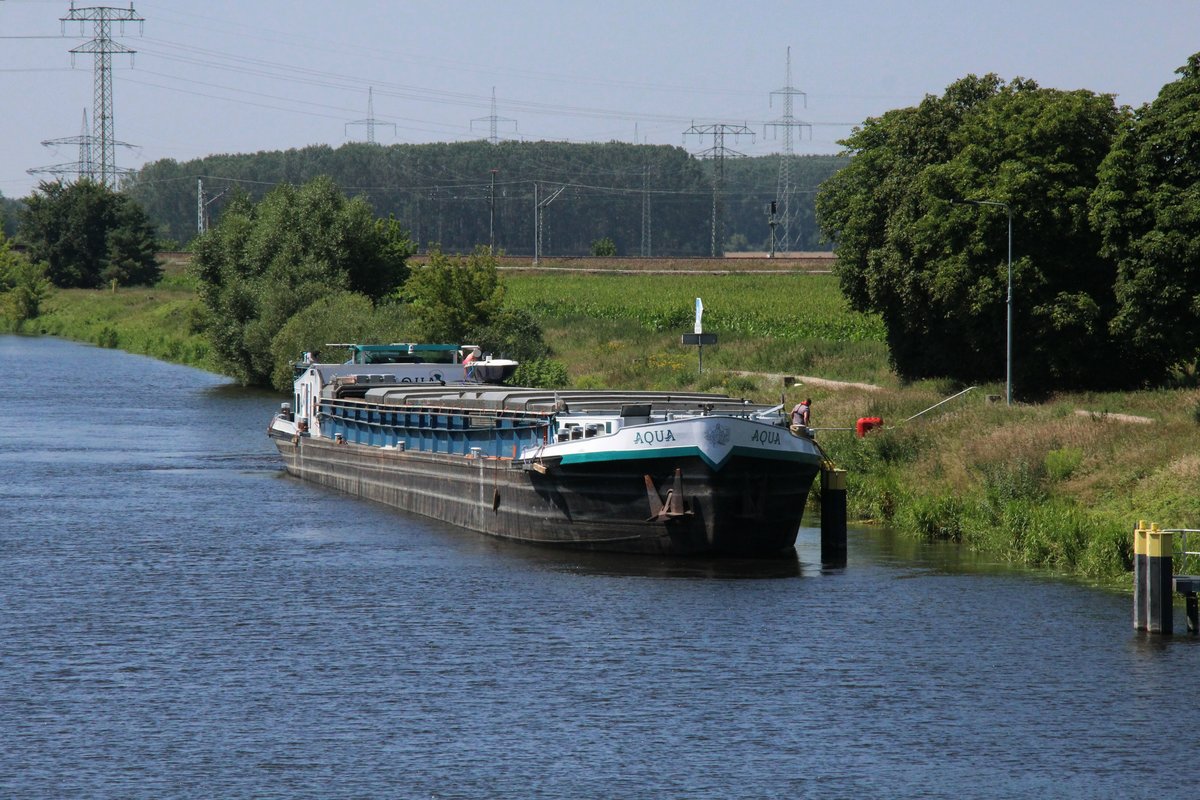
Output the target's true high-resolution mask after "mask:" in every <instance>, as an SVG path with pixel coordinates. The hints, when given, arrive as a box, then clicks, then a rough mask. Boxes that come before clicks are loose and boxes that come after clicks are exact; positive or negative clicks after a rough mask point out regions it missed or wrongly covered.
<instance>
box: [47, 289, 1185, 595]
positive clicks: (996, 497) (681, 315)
mask: <svg viewBox="0 0 1200 800" xmlns="http://www.w3.org/2000/svg"><path fill="white" fill-rule="evenodd" d="M506 283H507V284H508V286H509V299H510V302H512V303H513V304H514V305H517V306H521V307H525V308H529V309H532V310H533V311H535V313H536V314H537V315H538V317H539V319H540V320H541V321H542V323H543V326H544V328H545V330H546V333H547V338H548V340H550V341H551V342H552V344H553V346H554V347H555V349H556V351H557V353H558V357H559V358H560V359H562V360H563V361H565V362H566V363H567V364H568V368H569V373H570V376H571V380H572V383H573V384H574V385H575V386H578V387H604V386H621V387H625V388H680V389H683V388H695V389H703V390H725V391H729V392H730V393H733V394H736V395H741V396H746V397H749V398H752V399H755V400H760V401H767V402H772V403H775V402H780V401H782V402H784V403H786V404H789V405H790V404H792V403H795V402H796V401H798V400H799V399H800V398H801V397H804V396H810V397H812V398H813V400H814V406H813V408H814V411H813V414H814V424H815V425H816V427H818V428H820V429H823V430H821V432H820V434H819V438H820V441H821V442H822V443H823V445H824V447H825V448H826V449H827V451H828V452H829V454H830V455H831V456H832V457H833V459H834V460H835V461H836V462H837V463H838V464H839V465H840V466H843V467H845V468H847V469H848V470H849V471H850V473H851V479H850V481H849V487H850V505H851V513H852V515H854V516H856V517H858V518H861V519H867V520H873V521H876V522H879V523H885V524H890V525H892V526H894V527H896V529H897V530H899V531H901V532H903V533H906V534H908V535H911V536H916V537H925V538H941V539H949V540H953V541H957V542H961V543H963V544H964V545H966V546H969V547H971V548H973V549H975V550H977V551H979V552H982V553H986V554H989V555H990V556H992V557H994V558H996V559H997V560H1007V561H1013V562H1018V563H1024V564H1027V565H1030V566H1035V567H1039V568H1044V569H1048V570H1052V571H1055V572H1058V573H1061V574H1071V575H1077V576H1086V577H1088V578H1091V579H1094V580H1098V581H1104V582H1110V581H1116V580H1124V578H1123V576H1124V575H1125V573H1126V571H1127V570H1128V568H1129V555H1130V553H1129V548H1130V534H1129V531H1130V528H1131V527H1132V526H1133V524H1134V523H1135V522H1136V520H1138V519H1147V520H1152V521H1155V522H1158V523H1160V524H1161V525H1163V526H1164V527H1200V425H1198V420H1200V392H1197V391H1196V390H1161V391H1147V392H1134V393H1120V394H1064V395H1060V396H1057V397H1054V398H1051V399H1050V400H1048V401H1046V402H1043V403H1039V404H1036V405H1017V406H1014V407H1012V408H1008V407H1006V406H1005V405H1004V403H1003V401H1000V402H996V401H995V399H994V396H998V395H1000V394H1001V391H1002V387H1001V386H1000V385H999V384H997V385H992V386H981V387H977V388H975V389H973V390H971V391H968V392H967V393H966V394H964V395H962V396H961V397H959V398H957V399H954V400H952V401H950V402H947V403H946V404H945V405H942V406H940V407H938V408H936V409H934V410H932V411H929V412H928V413H925V414H921V415H920V416H915V418H913V417H914V415H917V414H919V412H922V411H924V410H925V409H928V408H930V407H931V406H933V405H934V404H936V403H938V402H939V401H941V400H943V399H944V398H946V397H948V396H949V395H951V394H953V393H954V392H956V391H958V390H959V389H961V388H963V387H959V386H955V385H953V384H951V383H949V382H942V381H930V382H923V383H918V384H912V385H902V384H901V382H900V381H898V380H897V379H896V378H895V376H894V375H892V374H891V373H890V372H889V371H888V369H887V363H886V358H887V354H886V349H885V347H884V345H883V342H882V328H881V327H880V326H879V323H878V321H877V320H874V319H871V318H869V317H864V316H861V315H857V314H852V313H850V312H848V311H847V310H846V308H845V306H844V304H843V302H842V300H841V298H840V295H839V294H838V293H837V288H836V284H835V282H834V280H833V278H831V277H830V276H827V275H728V276H712V275H707V276H691V275H689V276H688V277H687V278H686V279H684V278H680V277H679V276H657V275H632V276H621V277H614V276H605V275H579V274H563V275H554V276H546V275H542V274H511V275H508V276H507V277H506ZM695 297H703V298H704V302H705V306H706V311H705V316H704V321H705V330H706V331H712V332H715V333H717V334H718V335H719V337H720V344H719V346H716V347H707V348H705V350H704V372H703V374H699V372H698V358H697V356H698V354H697V352H696V349H695V348H694V347H684V346H682V345H681V344H680V339H679V334H680V333H683V332H688V331H690V330H691V326H692V315H693V312H692V309H693V302H694V298H695ZM197 320H198V307H197V300H196V299H195V296H194V294H193V292H192V290H191V287H189V286H188V285H187V283H186V280H185V279H183V278H181V277H175V278H171V279H168V281H167V282H165V283H164V284H162V285H160V286H158V287H155V288H153V289H140V290H120V291H118V292H116V293H111V292H95V291H92V292H85V291H67V292H56V293H55V294H54V295H53V296H52V297H51V298H50V299H49V300H48V302H47V303H46V308H45V313H43V315H42V316H41V317H39V318H37V319H36V320H33V321H31V322H30V323H28V324H27V325H26V327H25V330H26V331H27V332H33V333H48V334H55V335H59V336H64V337H68V338H72V339H76V340H80V341H86V342H92V343H95V344H100V345H103V346H108V347H120V348H122V349H126V350H130V351H132V352H137V353H143V354H147V355H151V356H154V357H157V358H161V359H164V360H169V361H175V362H179V363H186V364H191V365H194V366H199V367H202V368H209V369H211V368H212V365H211V364H210V363H209V361H208V349H207V346H206V344H205V342H204V340H203V339H202V338H201V337H200V336H199V335H198V334H197V333H196V321H197ZM795 376H819V377H820V378H822V379H826V380H821V381H818V380H805V379H804V378H801V379H800V382H799V383H797V384H795V385H786V384H785V380H784V378H785V377H788V378H793V379H794V378H795ZM837 381H854V382H859V383H867V384H874V385H875V386H876V387H878V388H876V389H870V388H864V387H862V386H861V385H855V386H851V385H844V384H839V383H838V382H837ZM864 416H878V417H882V418H883V419H884V420H885V422H886V423H887V425H886V427H885V429H883V430H880V431H876V432H873V433H872V434H870V435H868V436H867V437H865V438H858V437H856V436H855V435H854V434H853V432H852V431H850V430H848V429H850V428H852V427H853V425H854V422H855V420H857V419H858V418H859V417H864ZM910 418H912V419H910ZM1185 568H1188V569H1192V570H1193V571H1195V570H1200V564H1191V565H1185Z"/></svg>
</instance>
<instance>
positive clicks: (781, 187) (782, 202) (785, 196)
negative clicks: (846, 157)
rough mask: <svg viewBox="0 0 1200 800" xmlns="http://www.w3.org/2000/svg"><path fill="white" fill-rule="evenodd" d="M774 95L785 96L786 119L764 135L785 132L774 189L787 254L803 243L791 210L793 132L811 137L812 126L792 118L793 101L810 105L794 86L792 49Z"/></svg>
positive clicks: (780, 237) (778, 241) (781, 246)
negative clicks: (803, 131)
mask: <svg viewBox="0 0 1200 800" xmlns="http://www.w3.org/2000/svg"><path fill="white" fill-rule="evenodd" d="M775 95H782V96H783V116H782V117H780V118H779V119H776V120H774V121H772V122H768V123H767V124H766V125H765V126H763V133H764V135H765V134H766V129H767V128H773V129H775V130H776V132H778V130H779V129H781V128H782V129H783V152H782V153H780V155H779V178H778V180H777V182H776V185H775V199H776V201H777V205H776V209H777V211H776V216H775V222H776V227H777V228H779V233H778V234H776V237H775V244H776V246H777V247H778V248H779V249H780V250H782V251H784V252H787V251H789V250H791V249H792V247H793V245H794V244H796V243H798V242H799V241H800V230H799V225H800V218H799V216H798V215H797V214H796V213H795V210H794V209H793V208H792V205H793V204H792V195H793V194H795V191H796V188H795V186H794V185H793V183H792V175H793V173H794V172H795V169H794V167H795V161H796V154H795V151H794V150H793V148H792V130H793V129H795V128H808V130H809V135H811V134H812V125H810V124H809V123H807V122H803V121H801V120H798V119H796V118H795V117H794V116H793V115H792V99H793V98H795V97H802V98H804V99H805V102H806V104H807V95H805V94H804V92H802V91H800V90H799V89H797V88H795V87H793V86H792V48H790V47H789V48H788V49H787V83H786V84H784V87H783V88H782V89H776V90H775V91H773V92H771V98H772V99H774V97H775ZM793 221H795V223H796V228H797V230H796V234H795V236H794V237H793V235H792V223H793Z"/></svg>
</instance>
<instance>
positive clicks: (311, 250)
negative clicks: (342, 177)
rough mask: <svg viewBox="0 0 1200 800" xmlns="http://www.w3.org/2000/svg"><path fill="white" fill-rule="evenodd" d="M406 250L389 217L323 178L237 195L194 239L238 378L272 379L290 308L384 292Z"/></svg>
mask: <svg viewBox="0 0 1200 800" xmlns="http://www.w3.org/2000/svg"><path fill="white" fill-rule="evenodd" d="M412 251H413V247H412V243H411V242H410V240H409V239H408V235H407V234H406V233H405V232H404V231H403V230H401V228H400V225H399V223H397V222H396V220H394V219H376V218H375V216H374V212H373V211H372V210H371V207H370V205H369V204H368V203H367V202H366V201H365V200H363V199H362V198H355V199H353V200H350V199H347V198H346V196H345V195H344V194H342V192H341V190H339V189H338V188H337V186H336V185H334V183H333V181H332V180H330V179H329V178H325V177H322V178H317V179H314V180H312V181H310V182H309V183H307V184H305V185H303V186H301V187H295V186H292V185H290V184H288V185H284V186H280V187H278V188H276V189H275V190H273V191H272V192H271V193H270V194H268V195H267V196H266V197H265V198H263V200H262V201H261V202H260V203H258V204H255V203H253V202H252V201H251V200H250V198H249V197H248V196H246V195H240V196H237V197H235V198H234V199H233V200H231V201H230V203H229V205H228V207H227V208H226V210H225V212H224V214H223V215H222V217H221V222H220V224H218V225H217V226H216V227H214V228H213V229H212V230H211V231H210V232H209V233H207V234H205V235H204V236H203V237H201V238H200V239H199V241H198V244H197V247H196V258H195V262H194V270H195V272H196V275H197V276H198V277H199V279H200V282H201V289H200V294H201V298H202V299H203V300H204V303H205V305H206V306H207V308H208V310H209V325H208V336H209V339H210V341H211V343H212V345H213V350H214V352H215V353H216V354H217V356H218V358H219V359H220V361H221V364H222V366H223V367H224V368H225V369H227V370H229V371H230V372H231V373H232V374H233V375H234V377H236V378H238V379H239V380H240V381H242V382H243V383H246V384H252V385H263V386H266V385H270V383H271V375H272V373H273V372H274V370H275V366H276V365H275V355H274V353H273V350H272V340H273V339H274V338H275V336H276V335H277V334H278V333H279V331H280V330H281V329H282V328H283V327H284V325H285V323H287V321H288V320H289V319H290V318H291V317H292V316H293V315H295V314H296V313H297V312H299V311H301V310H303V309H304V308H306V307H307V306H309V305H310V304H312V303H313V302H315V301H317V300H320V299H322V298H324V297H327V296H329V295H331V294H333V293H334V292H337V291H346V292H353V293H357V294H360V295H363V296H364V297H366V298H368V301H373V300H378V299H379V298H382V297H384V296H386V295H388V294H389V293H390V292H392V290H393V289H395V288H396V287H397V286H399V285H400V284H401V283H402V282H403V281H404V280H405V278H406V277H407V275H408V266H407V262H406V259H407V258H408V256H409V255H411V253H412Z"/></svg>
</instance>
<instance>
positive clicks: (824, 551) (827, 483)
mask: <svg viewBox="0 0 1200 800" xmlns="http://www.w3.org/2000/svg"><path fill="white" fill-rule="evenodd" d="M821 564H822V565H823V566H826V567H844V566H846V470H844V469H823V470H821Z"/></svg>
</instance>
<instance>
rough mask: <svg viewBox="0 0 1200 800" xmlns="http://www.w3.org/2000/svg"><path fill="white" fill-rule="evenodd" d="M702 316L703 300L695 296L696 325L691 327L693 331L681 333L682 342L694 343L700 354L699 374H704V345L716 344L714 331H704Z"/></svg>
mask: <svg viewBox="0 0 1200 800" xmlns="http://www.w3.org/2000/svg"><path fill="white" fill-rule="evenodd" d="M703 316H704V302H703V301H702V300H701V299H700V298H699V297H697V298H696V325H695V327H694V328H693V330H694V331H695V332H694V333H685V334H684V335H683V343H684V344H694V345H696V347H697V351H698V352H699V354H700V374H701V375H703V374H704V345H706V344H716V343H717V335H716V334H715V333H707V334H706V333H705V332H704V324H703V322H702V320H701V318H702V317H703Z"/></svg>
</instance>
